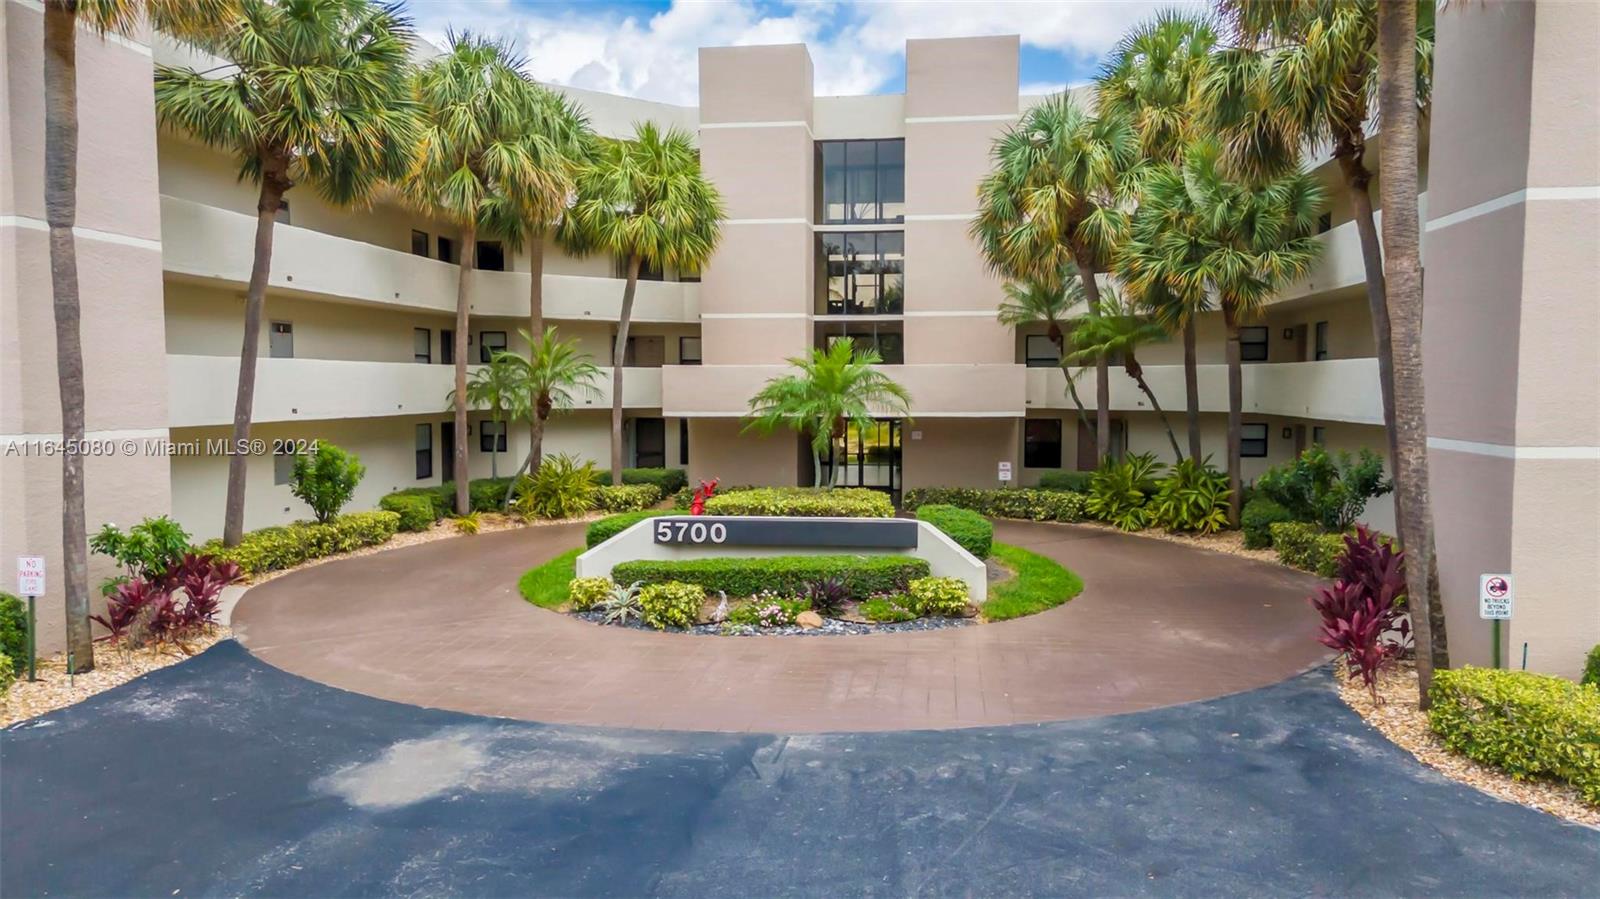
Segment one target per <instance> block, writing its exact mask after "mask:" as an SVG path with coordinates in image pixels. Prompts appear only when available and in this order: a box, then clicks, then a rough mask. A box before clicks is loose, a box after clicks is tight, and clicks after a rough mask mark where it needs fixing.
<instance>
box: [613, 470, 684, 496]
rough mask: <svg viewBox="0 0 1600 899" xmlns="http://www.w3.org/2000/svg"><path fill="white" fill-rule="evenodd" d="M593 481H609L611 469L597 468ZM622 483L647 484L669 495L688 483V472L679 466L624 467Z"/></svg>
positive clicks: (662, 493) (664, 494)
mask: <svg viewBox="0 0 1600 899" xmlns="http://www.w3.org/2000/svg"><path fill="white" fill-rule="evenodd" d="M594 482H595V483H596V484H600V485H605V484H609V483H611V469H609V468H602V469H599V470H597V471H596V472H595V473H594ZM622 483H623V484H624V485H627V484H649V485H650V486H652V487H655V488H657V489H658V490H660V491H661V495H662V496H671V495H672V494H674V493H677V492H678V491H679V490H682V489H683V488H684V487H687V486H688V485H689V473H688V472H686V471H684V470H683V469H681V468H624V469H623V470H622Z"/></svg>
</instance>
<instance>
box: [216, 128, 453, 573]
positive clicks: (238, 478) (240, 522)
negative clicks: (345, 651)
mask: <svg viewBox="0 0 1600 899" xmlns="http://www.w3.org/2000/svg"><path fill="white" fill-rule="evenodd" d="M288 172H289V161H288V160H287V159H282V158H270V157H268V158H264V159H262V160H261V193H260V195H259V197H258V198H257V200H256V243H255V251H254V252H255V255H254V258H253V259H252V260H251V262H250V284H249V286H248V287H247V288H246V289H245V295H244V342H243V343H242V344H241V345H240V347H239V385H238V390H237V392H236V393H235V395H234V400H233V445H232V446H231V447H230V449H231V453H230V455H229V456H228V497H227V501H226V505H225V506H224V508H223V519H222V544H223V545H224V546H237V545H239V541H240V540H241V539H243V538H244V494H245V478H246V475H247V474H248V473H249V469H250V454H249V452H248V451H247V444H248V442H249V440H250V419H251V417H252V415H253V414H254V411H255V398H256V365H257V362H258V361H259V359H260V356H261V319H262V317H263V316H265V315H266V307H267V279H268V278H269V276H270V275H271V272H272V236H273V229H274V226H275V225H276V224H277V220H278V207H279V206H280V205H282V203H283V195H284V194H285V193H287V192H288V191H289V188H290V187H291V186H292V184H293V182H291V181H290V180H289V174H288ZM458 386H459V385H458Z"/></svg>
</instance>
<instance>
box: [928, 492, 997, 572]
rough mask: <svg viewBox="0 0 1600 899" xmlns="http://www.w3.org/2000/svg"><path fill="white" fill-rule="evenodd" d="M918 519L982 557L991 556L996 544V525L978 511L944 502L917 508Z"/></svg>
mask: <svg viewBox="0 0 1600 899" xmlns="http://www.w3.org/2000/svg"><path fill="white" fill-rule="evenodd" d="M917 519H918V520H920V521H926V522H927V523H929V524H931V525H933V526H934V527H936V528H938V529H939V530H941V531H943V532H944V535H945V536H946V537H949V538H950V539H951V540H954V541H955V542H956V543H958V544H960V546H961V548H962V549H964V550H966V551H967V552H969V553H972V554H973V555H974V556H977V557H978V558H980V559H987V558H989V550H990V548H991V547H992V546H993V545H994V525H993V524H991V523H989V519H987V518H984V517H983V516H982V515H979V514H978V513H976V512H973V511H970V510H967V509H963V508H960V507H958V506H948V505H945V504H943V503H934V504H932V505H927V506H922V507H921V508H919V509H917Z"/></svg>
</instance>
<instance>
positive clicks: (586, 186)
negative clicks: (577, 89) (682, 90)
mask: <svg viewBox="0 0 1600 899" xmlns="http://www.w3.org/2000/svg"><path fill="white" fill-rule="evenodd" d="M723 216H724V211H723V205H722V195H721V194H719V193H718V192H717V189H716V187H714V186H712V184H711V182H710V181H707V180H706V178H705V176H704V175H702V174H701V172H700V155H699V153H698V152H697V151H696V150H695V147H694V143H693V141H692V140H691V138H690V137H689V135H688V134H687V133H686V132H683V131H680V130H678V129H677V128H669V129H668V130H666V131H662V130H661V129H660V128H659V127H657V126H656V125H655V123H653V122H644V123H642V124H640V125H637V126H635V128H634V135H633V138H632V139H631V140H608V141H604V142H603V143H602V144H601V146H600V148H599V149H598V151H597V152H596V154H595V158H594V161H593V162H591V163H590V164H588V165H586V166H584V167H583V168H582V169H581V170H580V171H579V173H578V201H577V204H576V205H575V206H574V208H573V210H572V212H571V213H570V214H569V215H568V216H567V220H568V221H569V222H571V223H572V227H571V230H572V231H573V232H575V235H576V236H575V237H574V239H573V241H572V242H573V245H574V246H576V247H577V248H579V250H580V252H598V253H605V254H607V255H610V256H612V257H614V258H617V259H621V260H623V262H624V264H625V265H626V271H627V281H626V283H625V284H624V285H623V288H622V314H621V316H620V317H619V318H618V321H617V342H616V347H615V349H614V351H613V353H612V363H611V365H612V368H611V483H613V484H621V483H622V366H623V362H624V360H625V358H626V353H627V349H628V326H629V324H631V322H632V319H633V297H634V293H635V291H636V290H637V288H638V286H639V268H640V266H641V265H649V266H650V267H651V268H653V269H658V270H665V269H666V268H667V267H668V266H671V267H673V268H676V269H680V270H682V269H696V270H698V269H700V268H702V267H703V266H704V265H705V263H706V262H707V260H709V259H710V258H711V254H712V252H713V251H715V250H716V248H717V242H718V241H719V240H721V238H722V225H721V221H722V218H723Z"/></svg>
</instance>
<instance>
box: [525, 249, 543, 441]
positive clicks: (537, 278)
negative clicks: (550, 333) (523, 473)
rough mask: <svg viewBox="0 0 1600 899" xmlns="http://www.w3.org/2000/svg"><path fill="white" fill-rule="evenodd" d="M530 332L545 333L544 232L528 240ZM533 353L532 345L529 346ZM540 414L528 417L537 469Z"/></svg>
mask: <svg viewBox="0 0 1600 899" xmlns="http://www.w3.org/2000/svg"><path fill="white" fill-rule="evenodd" d="M528 282H529V283H528V333H529V334H530V335H532V337H533V339H535V340H538V339H539V338H540V337H541V336H543V334H544V234H543V233H542V232H535V233H534V235H533V238H532V239H531V240H529V241H528ZM528 351H529V352H530V353H531V352H532V351H533V348H532V347H529V348H528ZM543 424H544V423H543V422H541V421H540V420H539V416H538V415H533V416H531V417H529V419H528V466H529V470H530V471H531V470H536V469H538V467H539V464H540V463H541V462H543V461H544V460H543V458H542V456H543V453H542V452H541V447H540V444H541V443H542V442H543V441H542V440H541V439H540V434H541V432H542V431H543V430H544V428H543Z"/></svg>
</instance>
